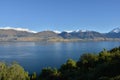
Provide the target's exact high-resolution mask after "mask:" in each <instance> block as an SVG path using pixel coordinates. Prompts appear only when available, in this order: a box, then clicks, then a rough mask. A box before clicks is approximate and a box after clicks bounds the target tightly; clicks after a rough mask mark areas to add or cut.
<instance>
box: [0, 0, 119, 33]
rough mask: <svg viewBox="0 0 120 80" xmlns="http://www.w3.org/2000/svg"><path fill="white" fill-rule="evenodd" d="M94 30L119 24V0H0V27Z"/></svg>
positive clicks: (114, 26)
mask: <svg viewBox="0 0 120 80" xmlns="http://www.w3.org/2000/svg"><path fill="white" fill-rule="evenodd" d="M8 26H9V27H16V28H17V27H20V28H28V29H31V30H34V31H43V30H58V31H65V30H77V29H82V30H94V31H98V32H103V33H105V32H109V31H111V30H112V29H114V28H116V27H120V0H0V27H8Z"/></svg>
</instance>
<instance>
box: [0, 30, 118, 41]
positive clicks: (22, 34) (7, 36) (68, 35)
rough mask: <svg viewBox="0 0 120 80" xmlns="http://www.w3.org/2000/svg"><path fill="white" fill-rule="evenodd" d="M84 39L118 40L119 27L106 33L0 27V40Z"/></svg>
mask: <svg viewBox="0 0 120 80" xmlns="http://www.w3.org/2000/svg"><path fill="white" fill-rule="evenodd" d="M81 40H82V41H84V40H120V28H115V29H113V30H111V31H110V32H108V33H99V32H96V31H88V30H77V31H64V32H61V33H60V32H59V33H57V32H55V31H41V32H33V31H29V30H22V29H17V30H16V29H0V41H81Z"/></svg>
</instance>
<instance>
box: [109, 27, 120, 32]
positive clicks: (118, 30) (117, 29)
mask: <svg viewBox="0 0 120 80" xmlns="http://www.w3.org/2000/svg"><path fill="white" fill-rule="evenodd" d="M110 33H120V28H115V29H113V30H112V31H110Z"/></svg>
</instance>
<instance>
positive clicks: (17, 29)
mask: <svg viewBox="0 0 120 80" xmlns="http://www.w3.org/2000/svg"><path fill="white" fill-rule="evenodd" d="M0 29H4V30H9V29H12V30H16V31H27V32H31V33H37V32H36V31H32V30H29V29H27V28H15V27H0Z"/></svg>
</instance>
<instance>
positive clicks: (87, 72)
mask: <svg viewBox="0 0 120 80" xmlns="http://www.w3.org/2000/svg"><path fill="white" fill-rule="evenodd" d="M0 80H120V47H117V48H113V49H111V50H109V51H107V50H106V49H104V50H103V51H101V52H100V53H98V54H92V53H86V54H83V55H82V56H80V58H79V60H78V61H74V60H72V59H69V60H67V62H66V63H65V64H63V65H61V67H60V68H59V69H56V68H44V69H42V72H41V73H40V75H39V76H37V75H36V73H33V74H32V75H31V76H29V74H28V73H27V72H25V71H24V69H23V68H22V67H21V66H19V65H18V64H12V65H6V64H5V63H2V62H1V63H0Z"/></svg>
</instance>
